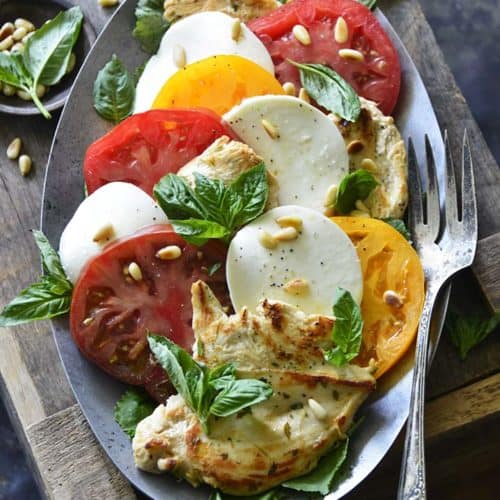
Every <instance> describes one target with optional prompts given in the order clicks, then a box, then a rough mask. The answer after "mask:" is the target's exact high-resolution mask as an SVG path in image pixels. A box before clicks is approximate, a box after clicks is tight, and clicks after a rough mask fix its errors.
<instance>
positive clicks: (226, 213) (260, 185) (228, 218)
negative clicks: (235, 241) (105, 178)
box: [154, 163, 269, 245]
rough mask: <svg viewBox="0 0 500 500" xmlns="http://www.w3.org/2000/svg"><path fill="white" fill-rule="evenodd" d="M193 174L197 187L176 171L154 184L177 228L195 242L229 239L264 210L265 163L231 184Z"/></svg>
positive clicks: (266, 189) (266, 186)
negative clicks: (192, 185)
mask: <svg viewBox="0 0 500 500" xmlns="http://www.w3.org/2000/svg"><path fill="white" fill-rule="evenodd" d="M194 177H195V186H194V189H191V187H190V186H189V185H188V183H187V182H186V181H185V180H184V179H183V178H182V177H179V176H178V175H175V174H167V175H166V176H165V177H163V178H162V179H161V180H160V181H159V182H158V184H156V186H155V187H154V195H155V198H156V199H157V200H158V203H159V205H160V207H161V208H162V209H163V211H164V212H165V213H166V214H167V216H168V218H169V220H170V223H171V224H172V227H173V228H174V231H175V232H176V233H177V234H179V235H180V236H182V237H183V238H184V239H185V240H186V241H188V242H189V243H191V244H193V245H203V244H204V243H206V242H207V240H209V239H220V240H223V241H228V240H229V239H230V238H231V236H232V235H233V234H234V232H235V231H236V230H237V229H239V228H240V227H241V226H243V225H244V224H247V223H249V222H250V221H252V220H253V219H255V218H256V217H258V216H259V215H260V214H261V213H262V212H263V211H264V207H265V205H266V202H267V197H268V192H269V189H268V184H267V172H266V167H265V165H264V164H263V163H260V164H258V165H256V166H255V167H252V168H251V169H249V170H247V171H246V172H244V173H243V174H241V175H240V176H239V177H238V178H237V179H236V180H235V181H234V182H233V183H231V184H230V185H229V186H225V185H224V183H223V182H222V181H221V180H219V179H210V178H208V177H205V176H203V175H200V174H197V173H195V174H194Z"/></svg>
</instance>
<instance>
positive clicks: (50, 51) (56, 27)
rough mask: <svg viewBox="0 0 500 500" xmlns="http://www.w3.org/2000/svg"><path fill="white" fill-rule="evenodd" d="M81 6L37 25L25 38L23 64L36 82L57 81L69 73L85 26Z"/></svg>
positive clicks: (49, 83) (54, 82)
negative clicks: (79, 37) (73, 54)
mask: <svg viewBox="0 0 500 500" xmlns="http://www.w3.org/2000/svg"><path fill="white" fill-rule="evenodd" d="M82 22H83V14H82V11H81V9H80V7H72V8H71V9H68V10H65V11H62V12H60V13H59V14H57V16H56V17H54V19H51V20H50V21H48V22H47V23H45V24H44V25H43V26H42V27H41V28H39V29H37V30H36V31H35V32H34V34H33V36H31V37H30V38H29V39H28V41H27V42H26V46H25V50H24V52H23V60H24V65H25V66H26V68H27V70H28V71H29V72H30V73H31V75H32V76H33V79H34V85H35V87H36V85H37V84H38V83H42V84H43V85H55V84H56V83H59V81H60V80H61V78H62V77H63V76H64V75H65V74H66V68H67V67H68V62H69V58H70V57H71V51H72V50H73V47H74V45H75V43H76V40H77V39H78V35H79V34H80V29H81V27H82Z"/></svg>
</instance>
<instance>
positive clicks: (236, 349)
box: [133, 282, 375, 496]
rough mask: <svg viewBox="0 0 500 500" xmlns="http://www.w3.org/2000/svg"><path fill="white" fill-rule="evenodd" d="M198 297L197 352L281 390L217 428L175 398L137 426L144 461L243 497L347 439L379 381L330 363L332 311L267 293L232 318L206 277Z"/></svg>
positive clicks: (137, 450) (138, 455)
mask: <svg viewBox="0 0 500 500" xmlns="http://www.w3.org/2000/svg"><path fill="white" fill-rule="evenodd" d="M192 302H193V313H194V317H193V328H194V331H195V335H196V348H195V353H196V357H197V359H198V360H201V361H203V362H205V363H206V364H207V365H209V366H216V365H219V364H221V363H228V362H232V363H234V364H235V365H236V367H237V373H238V376H239V377H244V378H260V379H265V380H266V381H267V382H269V383H270V384H271V385H272V387H273V391H274V394H273V396H272V397H271V398H270V399H268V400H267V401H265V402H263V403H259V404H257V405H254V406H253V407H251V408H250V409H249V410H248V411H243V412H241V413H240V414H238V415H234V416H231V417H227V418H218V419H216V418H214V419H213V420H212V422H211V424H210V427H211V434H210V436H207V435H205V434H204V433H203V431H202V429H201V425H200V423H199V421H198V419H197V418H196V416H195V415H194V414H193V413H192V412H191V410H190V409H189V408H188V407H187V406H186V404H185V403H184V401H183V399H182V398H181V397H180V396H178V395H176V396H171V397H170V398H169V399H168V400H167V403H166V406H164V405H160V406H159V407H158V408H157V409H156V410H155V412H154V413H153V414H152V415H151V416H150V417H147V418H146V419H144V420H143V421H142V422H141V423H140V424H139V425H138V427H137V430H136V435H135V437H134V440H133V449H134V457H135V461H136V464H137V466H138V467H139V468H141V469H144V470H147V471H150V472H164V471H171V472H173V473H174V474H175V475H177V476H179V477H183V478H185V479H186V480H187V481H189V482H190V483H191V484H192V485H194V486H197V485H200V484H202V483H207V484H209V485H211V486H213V487H214V488H218V489H220V490H222V491H224V492H226V493H230V494H233V495H241V496H244V495H251V494H256V493H258V492H261V491H265V490H267V489H269V488H272V487H273V486H275V485H277V484H280V483H281V482H283V481H285V480H287V479H290V478H292V477H296V476H300V475H302V474H305V473H307V472H309V471H310V470H311V469H313V468H314V467H315V466H316V464H317V462H318V460H319V458H320V457H321V456H322V455H323V454H325V453H326V452H327V451H328V450H329V449H330V448H331V447H332V445H333V444H334V443H335V442H336V441H337V440H339V439H342V438H344V437H345V432H346V431H347V429H348V427H349V426H350V424H351V422H352V418H353V416H354V413H355V412H356V410H357V409H358V408H359V406H360V404H361V403H362V402H363V400H364V399H365V398H366V396H367V395H368V394H369V392H370V391H371V390H372V389H373V388H374V386H375V381H374V379H373V377H372V375H371V373H370V371H371V370H370V369H367V368H360V367H357V366H350V365H347V366H345V367H343V368H341V369H337V368H335V367H333V366H331V365H329V364H327V363H325V361H324V359H323V354H322V351H321V346H322V345H323V346H327V345H328V344H329V342H328V338H329V336H330V332H331V328H332V325H333V322H334V320H333V318H329V317H321V316H316V315H311V316H308V315H305V314H304V313H302V312H301V311H299V310H297V309H295V308H293V307H292V306H288V305H286V304H283V303H278V302H274V303H272V302H269V301H267V300H264V301H263V302H262V303H261V305H260V306H259V307H258V309H257V311H256V312H255V313H251V312H249V311H248V310H246V309H243V310H242V311H241V312H240V313H239V314H235V315H232V316H227V315H226V314H225V313H224V311H223V310H222V307H221V305H220V303H219V302H218V301H217V299H216V298H215V296H214V295H213V294H212V292H211V291H210V289H209V288H208V286H207V285H206V284H205V283H203V282H197V283H195V284H194V285H193V287H192Z"/></svg>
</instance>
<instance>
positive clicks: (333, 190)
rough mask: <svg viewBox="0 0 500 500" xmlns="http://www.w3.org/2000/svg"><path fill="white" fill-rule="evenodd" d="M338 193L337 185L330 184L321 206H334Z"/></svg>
mask: <svg viewBox="0 0 500 500" xmlns="http://www.w3.org/2000/svg"><path fill="white" fill-rule="evenodd" d="M338 191H339V188H338V186H337V184H332V185H331V186H330V187H329V188H328V190H327V191H326V195H325V200H324V201H323V206H324V207H331V206H333V205H335V203H336V201H337V193H338Z"/></svg>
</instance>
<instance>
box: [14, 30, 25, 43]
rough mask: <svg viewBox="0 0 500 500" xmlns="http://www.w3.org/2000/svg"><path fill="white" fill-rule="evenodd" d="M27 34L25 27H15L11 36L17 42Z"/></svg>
mask: <svg viewBox="0 0 500 500" xmlns="http://www.w3.org/2000/svg"><path fill="white" fill-rule="evenodd" d="M27 34H28V30H27V29H26V28H22V27H21V28H17V29H16V31H14V33H12V38H13V39H14V40H15V41H16V42H19V41H20V40H22V39H23V38H24V37H25V36H26V35H27Z"/></svg>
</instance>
